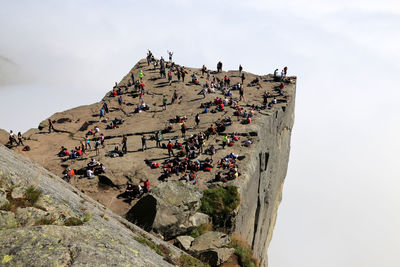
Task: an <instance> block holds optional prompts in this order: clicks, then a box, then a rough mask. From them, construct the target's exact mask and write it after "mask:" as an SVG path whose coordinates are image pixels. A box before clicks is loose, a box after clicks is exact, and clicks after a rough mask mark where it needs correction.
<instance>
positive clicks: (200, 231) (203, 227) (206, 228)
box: [190, 223, 212, 238]
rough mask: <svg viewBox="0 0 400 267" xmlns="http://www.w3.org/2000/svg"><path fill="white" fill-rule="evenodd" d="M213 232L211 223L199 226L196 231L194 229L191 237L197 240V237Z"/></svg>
mask: <svg viewBox="0 0 400 267" xmlns="http://www.w3.org/2000/svg"><path fill="white" fill-rule="evenodd" d="M211 230H212V224H211V223H207V224H202V225H200V226H197V227H196V228H195V229H193V231H192V232H191V233H190V236H191V237H193V238H197V237H199V236H201V235H202V234H205V233H207V232H209V231H211Z"/></svg>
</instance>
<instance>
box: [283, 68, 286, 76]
mask: <svg viewBox="0 0 400 267" xmlns="http://www.w3.org/2000/svg"><path fill="white" fill-rule="evenodd" d="M283 74H285V76H286V75H287V67H284V68H283Z"/></svg>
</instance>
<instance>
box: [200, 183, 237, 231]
mask: <svg viewBox="0 0 400 267" xmlns="http://www.w3.org/2000/svg"><path fill="white" fill-rule="evenodd" d="M239 204H240V195H239V192H238V190H237V187H235V186H227V187H219V188H212V189H207V190H204V193H203V198H202V199H201V211H202V212H204V213H206V214H208V215H210V216H211V217H212V218H213V222H214V223H215V222H217V221H218V222H221V221H222V222H223V223H224V224H225V221H226V219H227V218H228V217H229V215H230V214H231V213H232V212H233V211H234V210H235V209H236V208H237V207H238V205H239Z"/></svg>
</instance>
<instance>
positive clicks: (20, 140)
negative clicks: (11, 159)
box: [17, 132, 24, 146]
mask: <svg viewBox="0 0 400 267" xmlns="http://www.w3.org/2000/svg"><path fill="white" fill-rule="evenodd" d="M17 137H18V143H17V145H18V146H19V145H22V146H23V145H24V143H22V134H21V132H18V135H17Z"/></svg>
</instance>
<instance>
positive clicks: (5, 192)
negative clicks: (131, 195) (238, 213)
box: [0, 145, 182, 266]
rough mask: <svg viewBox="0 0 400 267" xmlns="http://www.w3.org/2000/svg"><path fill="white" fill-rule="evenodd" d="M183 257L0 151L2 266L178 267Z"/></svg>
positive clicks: (38, 168)
mask: <svg viewBox="0 0 400 267" xmlns="http://www.w3.org/2000/svg"><path fill="white" fill-rule="evenodd" d="M149 246H150V247H152V248H153V250H152V249H150V248H149ZM166 251H167V253H166ZM181 253H182V252H180V251H179V250H178V249H176V248H175V247H173V246H171V245H170V244H168V243H164V242H162V241H159V240H156V239H155V238H154V237H152V236H151V235H149V234H147V233H146V232H144V231H143V230H141V229H140V228H138V227H136V226H134V225H132V224H130V223H129V222H128V221H126V220H124V219H122V218H121V217H120V216H118V215H116V214H114V213H113V212H112V211H110V210H108V209H107V208H106V207H104V206H103V205H101V204H99V203H97V202H95V201H94V200H92V199H90V198H89V197H87V196H86V195H84V194H82V193H80V192H78V191H77V190H76V189H75V188H74V187H72V186H70V185H69V184H67V183H65V182H64V181H62V180H60V179H59V177H57V176H55V175H54V174H52V173H50V172H49V171H47V170H45V169H44V168H43V167H41V166H39V165H38V164H36V163H33V162H31V161H30V160H28V159H26V158H24V157H22V156H20V155H18V154H16V153H14V152H12V151H10V150H9V149H7V148H5V147H4V146H2V145H0V262H1V264H0V265H1V266H174V265H175V264H171V263H170V262H172V263H176V262H178V261H179V258H180V255H181Z"/></svg>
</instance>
